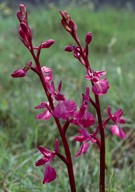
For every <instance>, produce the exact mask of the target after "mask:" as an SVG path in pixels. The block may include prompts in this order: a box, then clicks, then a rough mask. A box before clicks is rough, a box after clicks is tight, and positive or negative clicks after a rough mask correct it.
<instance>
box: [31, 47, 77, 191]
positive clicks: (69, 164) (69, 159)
mask: <svg viewBox="0 0 135 192" xmlns="http://www.w3.org/2000/svg"><path fill="white" fill-rule="evenodd" d="M30 52H31V54H32V57H33V59H34V61H35V63H36V65H37V68H38V72H39V77H40V80H41V83H42V86H43V88H44V91H45V93H46V96H47V98H48V101H49V103H50V106H51V108H52V110H53V109H54V105H53V99H52V97H51V95H50V94H49V92H48V90H47V86H46V82H45V79H44V77H43V74H42V71H41V66H40V62H39V54H40V52H39V54H38V55H37V56H36V55H35V53H34V50H33V47H32V46H31V51H30ZM54 120H55V123H56V125H57V127H58V130H59V133H60V136H61V139H62V143H63V147H64V150H65V154H66V160H67V161H65V160H64V159H63V162H64V163H65V164H66V166H67V170H68V176H69V182H70V188H71V192H76V185H75V178H74V171H73V163H72V157H71V153H70V149H69V145H68V141H67V138H66V135H65V132H66V129H67V128H68V125H69V123H68V122H67V123H66V124H65V126H64V129H62V127H61V124H60V121H59V119H58V118H55V117H54ZM58 156H59V157H60V159H61V155H59V154H58Z"/></svg>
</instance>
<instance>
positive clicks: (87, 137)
mask: <svg viewBox="0 0 135 192" xmlns="http://www.w3.org/2000/svg"><path fill="white" fill-rule="evenodd" d="M79 133H80V135H79V136H75V137H74V141H78V142H82V145H81V147H80V149H79V151H78V152H77V153H76V154H75V157H78V156H80V155H82V154H85V153H87V151H88V148H89V144H88V142H89V141H90V142H91V143H95V142H96V139H94V138H93V137H92V135H91V134H89V133H88V131H87V130H86V129H84V128H82V129H80V130H79Z"/></svg>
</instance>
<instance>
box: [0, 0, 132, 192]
mask: <svg viewBox="0 0 135 192" xmlns="http://www.w3.org/2000/svg"><path fill="white" fill-rule="evenodd" d="M0 2H1V3H0V192H28V191H31V192H40V191H41V192H43V191H46V192H48V191H49V192H53V191H56V192H63V191H64V192H69V184H68V179H67V172H66V169H65V166H64V165H63V163H62V162H60V161H58V159H56V161H55V162H53V166H54V167H55V168H56V170H57V174H58V178H57V179H56V180H55V181H54V182H53V183H51V184H48V185H42V179H43V167H40V168H39V167H38V168H37V167H35V165H34V163H35V161H36V160H37V159H39V156H40V154H39V153H38V152H37V150H36V146H37V145H43V146H46V147H49V148H50V149H53V145H54V140H55V138H56V137H57V136H58V133H57V129H56V127H55V124H54V122H53V121H49V122H44V121H38V120H36V119H35V116H36V114H37V113H39V111H36V110H35V109H34V107H35V106H36V105H38V104H39V103H40V102H41V101H44V100H45V97H44V93H43V90H42V88H41V85H40V82H39V80H38V78H37V77H36V76H35V75H33V73H32V72H29V73H28V75H27V77H25V78H23V79H16V80H15V79H12V78H11V76H10V74H11V73H12V71H14V70H15V69H18V68H22V67H23V66H24V65H25V64H26V63H27V62H29V60H31V56H30V54H29V53H28V52H27V50H26V48H25V47H24V46H23V45H22V43H21V42H20V40H19V37H18V33H17V31H18V26H19V23H18V21H17V19H16V11H17V10H18V7H19V1H18V2H17V1H9V0H8V1H7V3H5V1H4V2H3V1H0ZM29 2H30V1H29ZM40 2H41V1H40ZM47 2H48V3H47ZM50 2H51V1H44V2H42V3H43V4H37V3H39V2H38V1H36V0H35V4H36V6H35V5H34V4H30V3H28V4H27V9H28V13H29V23H30V26H31V28H32V31H33V37H34V43H35V44H39V43H40V42H42V41H45V40H47V39H50V38H52V39H55V40H56V43H55V45H54V46H53V47H51V48H50V49H48V50H46V51H44V52H43V53H42V56H41V63H42V64H43V65H46V66H48V67H52V68H53V74H54V79H55V82H56V84H57V83H58V82H59V81H60V80H63V92H64V93H65V95H66V96H67V98H70V99H74V100H76V101H77V103H78V105H79V102H80V99H81V93H82V92H83V91H84V87H85V86H86V85H89V84H88V82H87V81H86V80H84V78H83V76H84V75H85V71H84V70H83V68H82V66H81V65H80V64H79V63H78V62H77V61H76V60H75V59H74V58H73V56H72V54H69V53H66V52H64V47H65V46H66V45H68V44H69V43H72V42H73V41H72V39H71V38H70V37H69V34H67V33H66V32H65V31H64V30H63V29H62V27H61V25H60V15H59V14H58V6H57V3H55V4H53V3H52V2H51V3H50ZM57 2H58V3H59V8H60V9H62V10H64V9H67V10H68V11H69V13H70V14H71V16H72V18H73V19H74V20H75V22H76V23H77V25H78V33H79V35H80V39H81V41H82V44H83V43H84V37H85V35H86V33H87V32H88V31H91V32H92V33H93V41H92V43H91V45H90V61H91V65H92V66H93V69H96V70H102V69H106V71H107V76H108V79H109V82H110V85H111V87H110V90H109V93H108V94H107V95H105V96H104V97H101V98H100V100H101V103H102V114H103V118H105V117H106V113H107V106H108V105H109V104H110V105H111V106H112V110H113V111H115V110H116V109H118V108H123V109H124V115H125V118H126V120H127V124H126V125H125V126H124V127H123V129H124V130H125V131H126V133H127V139H126V140H124V141H123V140H120V139H118V138H116V137H114V136H113V137H112V135H111V134H110V131H109V126H108V129H107V130H106V143H107V147H106V150H107V153H106V164H107V170H106V174H107V177H106V184H107V185H106V187H107V189H106V191H107V192H134V191H135V180H134V178H135V161H134V148H135V139H134V138H135V123H134V120H135V115H134V114H135V86H134V82H135V75H134V74H135V64H134V62H135V22H134V21H135V12H134V1H117V2H125V3H124V5H123V7H121V4H117V6H116V4H115V6H110V5H109V6H108V5H106V4H104V2H105V1H104V2H103V3H102V4H101V1H96V2H97V3H96V4H94V3H93V1H81V2H82V3H80V1H78V2H77V1H70V3H69V1H57ZM62 2H65V6H64V5H63V3H62ZM98 2H99V3H98ZM109 2H110V1H109ZM110 3H111V2H110ZM114 3H115V1H114ZM103 4H104V6H103ZM37 5H38V6H37ZM43 5H44V6H43ZM79 95H80V98H79V97H78V96H79ZM93 113H94V111H93ZM76 131H77V130H76V128H75V127H71V129H70V130H69V132H68V134H69V140H70V145H71V148H72V154H73V155H74V154H75V152H76V151H77V150H78V148H79V146H78V145H77V144H75V143H74V142H73V141H72V136H73V135H75V134H76ZM73 160H74V168H75V174H76V183H77V192H89V191H90V190H91V191H98V174H99V167H98V165H99V153H98V150H97V149H96V147H95V146H91V147H90V149H89V152H88V153H87V154H86V155H84V156H82V157H79V158H74V159H73Z"/></svg>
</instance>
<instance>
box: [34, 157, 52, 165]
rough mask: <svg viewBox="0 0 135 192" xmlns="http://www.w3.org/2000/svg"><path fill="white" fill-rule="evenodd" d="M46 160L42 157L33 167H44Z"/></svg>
mask: <svg viewBox="0 0 135 192" xmlns="http://www.w3.org/2000/svg"><path fill="white" fill-rule="evenodd" d="M48 160H49V158H45V157H43V158H41V159H39V160H38V161H36V163H35V165H36V166H40V165H44V164H45V163H47V162H48Z"/></svg>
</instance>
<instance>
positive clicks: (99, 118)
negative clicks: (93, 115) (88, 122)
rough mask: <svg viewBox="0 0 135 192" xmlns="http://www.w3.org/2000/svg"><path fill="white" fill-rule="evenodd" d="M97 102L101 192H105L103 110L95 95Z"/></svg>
mask: <svg viewBox="0 0 135 192" xmlns="http://www.w3.org/2000/svg"><path fill="white" fill-rule="evenodd" d="M95 100H96V104H97V109H96V110H97V116H98V123H99V130H100V137H101V146H100V185H99V191H100V192H105V135H104V128H103V123H102V118H101V110H100V103H99V97H98V95H95Z"/></svg>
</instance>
